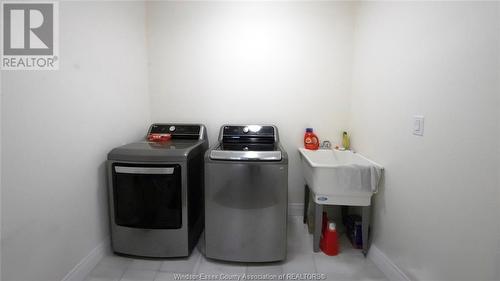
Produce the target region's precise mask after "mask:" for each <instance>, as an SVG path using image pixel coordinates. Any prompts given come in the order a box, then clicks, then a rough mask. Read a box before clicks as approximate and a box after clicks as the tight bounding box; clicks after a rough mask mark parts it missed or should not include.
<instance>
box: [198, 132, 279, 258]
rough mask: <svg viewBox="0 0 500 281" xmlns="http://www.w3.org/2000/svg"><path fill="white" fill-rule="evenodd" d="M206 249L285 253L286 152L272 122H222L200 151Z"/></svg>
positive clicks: (250, 254) (224, 254)
mask: <svg viewBox="0 0 500 281" xmlns="http://www.w3.org/2000/svg"><path fill="white" fill-rule="evenodd" d="M205 171H206V173H205V235H204V238H205V240H204V242H205V255H206V256H207V257H208V258H213V259H219V260H226V261H238V262H272V261H280V260H284V259H286V245H287V242H286V231H287V226H286V223H287V200H288V157H287V153H286V151H285V150H284V149H283V148H282V146H281V144H280V143H279V138H278V129H277V128H276V127H275V126H272V125H224V126H222V128H221V130H220V134H219V141H218V143H217V144H216V145H215V146H214V147H213V148H211V149H209V150H208V151H207V152H206V154H205Z"/></svg>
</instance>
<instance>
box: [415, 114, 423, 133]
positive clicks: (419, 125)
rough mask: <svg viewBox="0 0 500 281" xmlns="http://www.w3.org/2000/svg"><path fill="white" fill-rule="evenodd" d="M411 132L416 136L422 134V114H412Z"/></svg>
mask: <svg viewBox="0 0 500 281" xmlns="http://www.w3.org/2000/svg"><path fill="white" fill-rule="evenodd" d="M413 134H414V135H416V136H423V135H424V116H422V115H414V116H413Z"/></svg>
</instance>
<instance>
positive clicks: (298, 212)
mask: <svg viewBox="0 0 500 281" xmlns="http://www.w3.org/2000/svg"><path fill="white" fill-rule="evenodd" d="M303 214H304V204H303V203H288V215H289V216H302V215H303Z"/></svg>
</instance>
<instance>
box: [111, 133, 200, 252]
mask: <svg viewBox="0 0 500 281" xmlns="http://www.w3.org/2000/svg"><path fill="white" fill-rule="evenodd" d="M153 134H156V135H159V134H161V135H166V134H168V135H169V136H168V137H169V138H171V139H170V140H167V141H162V142H153V141H141V142H136V143H131V144H127V145H123V146H120V147H117V148H115V149H113V150H111V152H109V154H108V161H107V165H108V191H109V210H110V223H111V242H112V243H111V244H112V249H113V251H114V252H115V253H119V254H126V255H135V256H143V257H182V256H188V255H189V254H190V253H191V251H192V249H193V248H194V246H195V245H196V243H197V241H198V239H199V237H200V234H201V232H202V231H203V219H204V207H203V204H204V200H203V194H204V180H203V179H204V164H203V162H204V160H203V156H204V153H205V151H206V150H207V149H208V140H207V134H206V128H205V126H204V125H198V124H196V125H195V124H153V125H151V127H150V128H149V131H148V136H151V135H153Z"/></svg>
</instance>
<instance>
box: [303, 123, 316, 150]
mask: <svg viewBox="0 0 500 281" xmlns="http://www.w3.org/2000/svg"><path fill="white" fill-rule="evenodd" d="M304 147H305V148H306V149H310V150H317V149H318V148H319V139H318V137H317V136H316V135H315V134H314V133H313V128H307V129H306V134H305V135H304Z"/></svg>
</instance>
